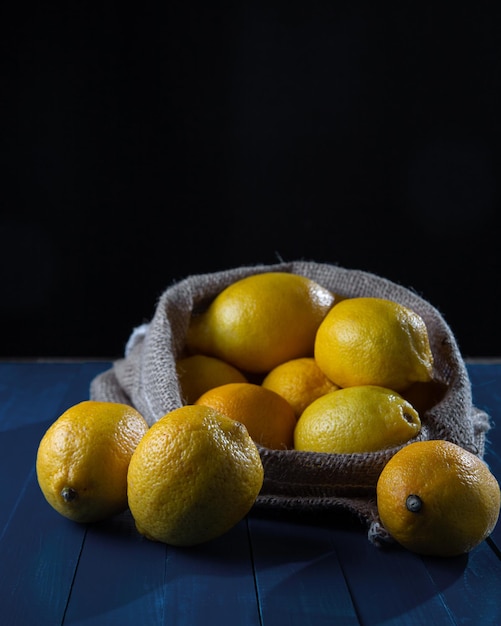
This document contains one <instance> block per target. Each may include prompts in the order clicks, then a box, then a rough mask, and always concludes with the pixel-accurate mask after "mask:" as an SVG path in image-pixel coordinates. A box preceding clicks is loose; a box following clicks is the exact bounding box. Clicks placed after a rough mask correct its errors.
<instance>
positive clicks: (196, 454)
mask: <svg viewBox="0 0 501 626" xmlns="http://www.w3.org/2000/svg"><path fill="white" fill-rule="evenodd" d="M263 478H264V470H263V466H262V463H261V458H260V456H259V452H258V449H257V447H256V445H255V443H254V442H253V441H252V439H251V437H250V435H249V433H248V432H247V430H246V428H245V427H244V426H243V425H242V424H241V423H239V422H236V421H235V420H232V419H231V418H229V417H226V416H225V415H221V414H220V413H218V412H217V411H214V410H213V409H211V408H209V407H205V406H193V405H186V406H183V407H181V408H179V409H175V410H173V411H171V412H170V413H167V415H165V416H164V417H162V418H161V419H160V420H159V421H158V422H156V423H155V424H153V426H152V427H151V428H150V430H149V431H148V433H147V434H146V435H145V436H144V437H143V439H142V440H141V442H140V443H139V445H138V446H137V448H136V451H135V452H134V454H133V456H132V459H131V462H130V466H129V472H128V478H127V480H128V499H129V507H130V510H131V513H132V515H133V517H134V520H135V523H136V527H137V530H138V531H139V532H140V533H141V534H143V535H145V536H146V537H147V538H149V539H152V540H155V541H162V542H165V543H168V544H171V545H175V546H191V545H195V544H199V543H203V542H205V541H209V540H211V539H214V538H216V537H218V536H220V535H222V534H224V533H225V532H227V531H228V530H230V529H231V528H232V527H233V526H234V525H235V524H237V523H238V522H239V521H240V520H241V519H243V517H245V515H246V514H247V513H248V511H249V510H250V509H251V507H252V505H253V504H254V502H255V499H256V497H257V496H258V494H259V491H260V489H261V486H262V483H263Z"/></svg>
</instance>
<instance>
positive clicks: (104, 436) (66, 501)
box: [36, 400, 148, 522]
mask: <svg viewBox="0 0 501 626" xmlns="http://www.w3.org/2000/svg"><path fill="white" fill-rule="evenodd" d="M147 431H148V424H147V423H146V420H145V419H144V418H143V416H142V415H141V414H140V413H139V412H138V411H136V410H135V409H134V408H132V407H130V406H128V405H125V404H120V403H115V402H97V401H93V400H86V401H84V402H80V403H78V404H75V405H74V406H72V407H70V408H69V409H68V410H66V411H65V412H64V413H63V414H62V415H61V416H60V417H59V418H58V419H57V420H56V421H55V422H54V423H53V424H52V425H51V426H50V427H49V428H48V430H47V431H46V432H45V434H44V436H43V437H42V439H41V441H40V443H39V446H38V451H37V458H36V472H37V479H38V483H39V486H40V489H41V490H42V493H43V495H44V496H45V498H46V500H47V501H48V503H49V504H50V505H51V506H52V507H53V508H54V509H55V510H56V511H58V513H60V514H61V515H64V516H65V517H67V518H69V519H71V520H74V521H77V522H96V521H99V520H103V519H105V518H107V517H111V516H112V515H115V514H117V513H120V512H122V511H124V510H125V509H126V508H127V470H128V467H129V461H130V459H131V456H132V453H133V452H134V450H135V449H136V446H137V444H138V443H139V441H140V440H141V438H142V437H143V435H144V434H145V433H146V432H147Z"/></svg>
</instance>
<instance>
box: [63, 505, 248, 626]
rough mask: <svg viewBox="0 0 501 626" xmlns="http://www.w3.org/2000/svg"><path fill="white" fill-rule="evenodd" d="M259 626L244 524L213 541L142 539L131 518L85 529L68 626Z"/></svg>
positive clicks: (122, 516) (70, 603) (123, 517)
mask: <svg viewBox="0 0 501 626" xmlns="http://www.w3.org/2000/svg"><path fill="white" fill-rule="evenodd" d="M80 623H81V624H84V623H89V624H91V623H99V624H100V626H101V625H102V626H105V625H107V624H109V625H110V626H115V624H120V625H121V626H127V625H128V624H130V625H134V626H136V625H137V624H148V625H149V626H156V625H157V624H158V625H159V626H160V625H161V624H167V623H168V624H189V625H190V626H197V625H201V626H205V624H212V623H219V624H221V623H224V624H239V625H240V624H241V625H243V626H245V625H249V626H251V625H252V626H255V625H257V624H259V615H258V605H257V600H256V593H255V586H254V578H253V571H252V561H251V557H250V550H249V540H248V533H247V527H246V523H245V520H244V521H242V522H241V523H240V524H238V525H237V526H236V527H235V528H233V529H232V530H231V531H229V532H228V533H226V534H225V535H223V536H222V537H220V538H218V539H215V540H214V541H211V542H208V543H206V544H202V545H200V546H194V547H191V548H174V547H172V546H167V545H165V544H162V543H156V542H152V541H149V540H147V539H145V538H143V537H142V536H141V535H139V533H137V532H136V530H135V527H134V523H133V520H132V517H131V516H130V513H128V512H127V513H124V514H123V515H121V516H119V517H118V518H115V519H114V520H112V521H110V522H103V523H102V524H95V525H92V526H90V527H89V530H88V533H87V536H86V541H85V546H84V551H83V552H82V556H81V559H80V562H79V566H78V571H77V573H76V576H75V581H74V585H73V590H72V593H71V597H70V601H69V605H68V610H67V613H66V619H65V624H80Z"/></svg>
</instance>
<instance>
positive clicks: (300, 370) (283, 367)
mask: <svg viewBox="0 0 501 626" xmlns="http://www.w3.org/2000/svg"><path fill="white" fill-rule="evenodd" d="M261 384H262V386H263V387H266V388H267V389H271V390H272V391H275V392H276V393H278V394H280V395H281V396H283V397H284V398H285V399H286V400H287V402H288V403H289V404H290V405H291V406H292V408H293V409H294V413H295V414H296V418H299V416H300V415H301V413H302V412H303V411H304V409H305V408H306V407H307V406H308V405H309V404H311V403H312V402H313V400H316V399H317V398H319V397H320V396H323V395H324V394H326V393H328V392H329V391H335V390H336V389H339V387H338V386H337V385H335V384H334V383H333V382H332V381H331V380H329V379H328V378H327V376H326V375H325V374H324V373H323V372H322V370H321V369H320V368H319V367H318V365H317V362H316V361H315V359H314V358H313V357H303V358H300V359H291V360H290V361H286V362H285V363H281V364H280V365H277V366H276V367H275V368H273V369H272V370H271V372H269V373H268V374H267V375H266V377H265V378H264V380H263V382H262V383H261Z"/></svg>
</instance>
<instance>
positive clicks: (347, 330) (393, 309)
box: [315, 298, 433, 391]
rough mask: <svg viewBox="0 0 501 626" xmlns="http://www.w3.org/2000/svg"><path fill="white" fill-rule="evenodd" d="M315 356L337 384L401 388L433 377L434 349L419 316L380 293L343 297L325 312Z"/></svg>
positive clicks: (401, 389) (319, 330)
mask: <svg viewBox="0 0 501 626" xmlns="http://www.w3.org/2000/svg"><path fill="white" fill-rule="evenodd" d="M315 359H316V361H317V363H318V366H319V367H320V369H321V370H322V371H323V372H324V373H325V375H326V376H327V377H328V378H330V379H331V380H332V381H334V382H335V383H336V384H337V385H339V386H340V387H352V386H354V385H379V386H381V387H388V388H389V389H395V390H396V391H403V390H404V389H406V388H407V387H409V386H410V385H411V384H412V383H414V382H417V381H420V382H428V381H430V380H432V374H433V355H432V352H431V348H430V343H429V337H428V331H427V328H426V325H425V323H424V320H423V319H422V317H421V316H420V315H418V314H417V313H415V312H414V311H412V310H411V309H409V308H407V307H405V306H402V305H401V304H398V303H397V302H393V301H391V300H386V299H384V298H348V299H346V300H342V301H341V302H339V303H338V304H336V306H334V307H333V308H332V309H331V311H330V312H329V313H328V314H327V315H326V317H325V319H324V320H323V322H322V323H321V325H320V327H319V329H318V332H317V335H316V339H315Z"/></svg>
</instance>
